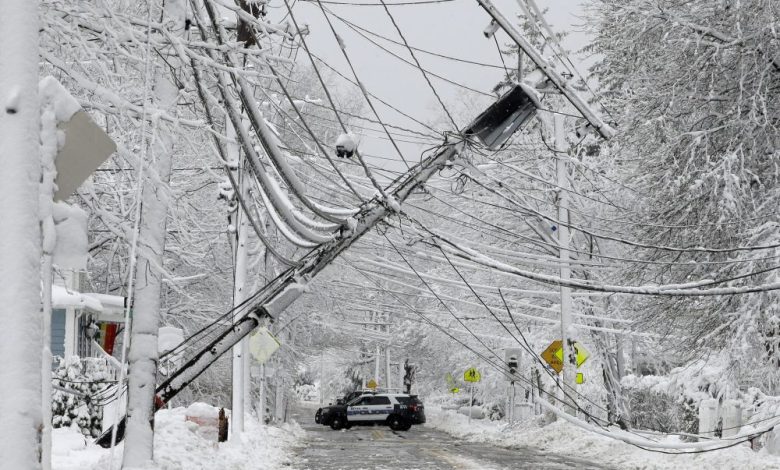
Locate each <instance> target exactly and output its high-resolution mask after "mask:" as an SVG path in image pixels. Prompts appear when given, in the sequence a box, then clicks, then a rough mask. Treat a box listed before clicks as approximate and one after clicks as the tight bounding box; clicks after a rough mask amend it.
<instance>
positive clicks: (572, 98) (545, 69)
mask: <svg viewBox="0 0 780 470" xmlns="http://www.w3.org/2000/svg"><path fill="white" fill-rule="evenodd" d="M477 2H478V3H479V4H480V6H482V8H484V9H485V11H486V12H487V13H488V14H489V15H490V16H491V17H492V18H493V19H494V20H495V21H496V23H498V25H499V26H501V29H503V30H504V31H505V32H506V33H507V34H508V35H509V37H510V38H512V40H513V41H514V42H515V43H516V44H517V45H518V47H520V49H522V50H523V52H525V54H526V55H527V56H528V57H529V58H530V59H531V60H532V61H533V63H534V64H536V66H537V67H539V69H540V70H541V71H542V73H543V74H545V75H546V76H547V78H549V79H550V81H551V82H552V83H553V85H555V88H557V89H558V90H560V92H561V93H562V94H563V96H565V97H566V99H568V100H569V102H570V103H571V104H572V105H573V106H574V107H575V108H577V111H579V112H580V113H581V114H582V116H583V117H584V118H585V119H587V120H588V122H589V123H590V125H591V126H593V127H594V128H595V129H596V130H597V131H598V133H599V134H601V136H602V137H604V138H605V139H607V140H609V139H611V138H612V137H613V136H614V135H615V129H614V128H612V126H610V125H609V124H607V123H606V122H604V121H603V120H602V119H601V118H600V117H599V116H598V115H597V114H596V112H595V111H593V108H591V107H590V105H588V103H586V102H585V100H583V99H582V97H581V96H580V95H579V94H578V93H577V92H576V91H575V90H574V89H573V88H572V87H571V86H570V85H569V83H568V81H566V80H565V79H564V78H563V77H562V76H561V75H560V74H559V73H558V72H557V71H555V68H554V67H553V66H552V65H550V63H549V62H547V61H546V60H545V59H544V58H543V57H542V54H541V53H540V52H539V51H538V50H537V49H536V47H534V46H533V44H531V43H530V42H528V40H527V39H526V38H525V37H523V35H522V34H520V32H519V31H517V29H515V27H514V26H513V25H512V23H510V22H509V20H507V19H506V17H505V16H504V15H503V14H501V12H500V11H498V9H497V8H496V7H495V5H493V3H492V2H491V0H477Z"/></svg>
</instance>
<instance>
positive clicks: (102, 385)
mask: <svg viewBox="0 0 780 470" xmlns="http://www.w3.org/2000/svg"><path fill="white" fill-rule="evenodd" d="M111 383H112V382H111V377H110V372H109V368H108V366H107V364H106V361H105V360H103V359H95V358H84V359H80V358H79V357H78V356H72V357H70V358H67V359H61V360H60V364H59V366H58V367H57V368H56V369H55V370H54V371H53V372H52V385H53V386H54V389H53V390H52V404H51V406H52V427H54V428H60V427H71V426H73V425H74V424H75V425H77V426H78V428H79V430H80V431H81V433H82V434H83V435H85V436H92V437H97V436H99V435H100V433H101V431H102V429H101V424H102V419H103V408H102V406H101V405H102V404H101V400H102V399H103V398H104V397H102V396H99V394H100V392H102V391H104V390H105V389H106V388H108V387H109V386H110V385H111Z"/></svg>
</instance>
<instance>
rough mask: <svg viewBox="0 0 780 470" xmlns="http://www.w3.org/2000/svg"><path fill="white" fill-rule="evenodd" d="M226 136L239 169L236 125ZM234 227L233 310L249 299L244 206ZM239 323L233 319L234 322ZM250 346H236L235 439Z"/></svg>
mask: <svg viewBox="0 0 780 470" xmlns="http://www.w3.org/2000/svg"><path fill="white" fill-rule="evenodd" d="M227 136H228V140H229V141H230V142H229V143H228V145H227V156H228V161H229V162H231V163H232V162H235V164H236V165H238V164H239V162H240V158H241V157H240V155H239V151H238V144H237V143H235V139H236V131H235V129H233V125H232V124H231V123H230V122H228V123H227ZM236 172H237V173H238V175H237V179H238V188H239V191H240V193H241V194H239V195H238V197H240V198H242V199H243V200H245V201H248V200H249V191H248V185H247V181H246V179H247V175H246V172H245V171H244V170H243V169H242V168H241V166H240V165H239V167H238V169H237V170H236ZM232 221H233V225H234V227H235V229H236V232H237V233H236V235H237V237H236V238H237V240H236V246H235V250H234V252H235V255H234V260H235V262H234V266H235V272H234V278H233V307H237V306H239V305H241V304H242V303H243V302H244V299H245V298H246V274H247V235H248V233H249V224H248V223H247V216H246V214H244V212H243V210H242V208H241V205H240V204H239V205H237V207H236V211H235V213H234V216H233V217H232ZM235 320H236V318H235V316H234V321H235ZM248 352H249V343H248V342H247V338H244V339H242V340H241V341H240V342H239V343H238V344H236V345H235V346H233V380H232V387H233V393H232V410H231V411H232V413H231V423H230V430H231V431H232V436H231V438H233V437H236V438H237V437H238V436H240V435H241V433H242V432H243V431H244V413H245V411H244V410H245V408H244V404H245V401H246V393H245V392H246V388H247V385H249V384H248V382H249V377H247V374H246V367H245V366H247V365H249V359H248Z"/></svg>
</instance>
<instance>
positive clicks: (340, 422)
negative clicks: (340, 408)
mask: <svg viewBox="0 0 780 470" xmlns="http://www.w3.org/2000/svg"><path fill="white" fill-rule="evenodd" d="M345 425H346V423H345V419H344V418H342V417H341V416H334V417H333V421H331V422H330V428H331V429H333V430H334V431H338V430H339V429H341V428H343V427H344V426H345Z"/></svg>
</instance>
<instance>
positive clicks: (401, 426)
mask: <svg viewBox="0 0 780 470" xmlns="http://www.w3.org/2000/svg"><path fill="white" fill-rule="evenodd" d="M387 425H388V426H390V429H392V430H393V431H406V430H407V429H409V428H407V427H406V426H407V425H409V422H408V420H407V419H405V418H404V417H403V416H399V415H390V416H389V417H388V418H387Z"/></svg>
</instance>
